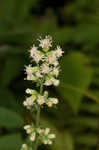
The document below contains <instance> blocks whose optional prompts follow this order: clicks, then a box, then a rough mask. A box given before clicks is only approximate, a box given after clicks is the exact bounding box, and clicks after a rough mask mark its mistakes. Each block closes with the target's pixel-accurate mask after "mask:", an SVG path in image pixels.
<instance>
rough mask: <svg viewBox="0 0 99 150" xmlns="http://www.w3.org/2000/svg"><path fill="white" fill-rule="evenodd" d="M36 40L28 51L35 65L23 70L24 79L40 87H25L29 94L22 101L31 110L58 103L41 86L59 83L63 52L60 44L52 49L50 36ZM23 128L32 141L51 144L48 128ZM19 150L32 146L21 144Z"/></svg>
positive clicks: (29, 149)
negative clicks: (25, 75) (24, 73)
mask: <svg viewBox="0 0 99 150" xmlns="http://www.w3.org/2000/svg"><path fill="white" fill-rule="evenodd" d="M38 41H39V47H37V46H35V45H33V47H32V48H31V49H30V51H29V52H30V57H31V58H32V61H34V62H35V65H33V64H30V65H28V66H26V67H25V72H26V74H27V77H26V79H27V80H30V81H33V82H35V83H36V84H37V86H38V87H40V92H38V91H36V90H33V89H29V88H28V89H26V93H27V94H28V95H29V96H28V97H27V98H26V99H25V101H24V102H23V105H24V106H25V107H26V108H27V109H29V110H33V109H34V108H35V109H36V111H37V112H38V110H39V109H40V108H41V106H43V105H47V106H48V107H52V106H53V105H55V104H57V103H58V99H57V98H53V97H49V95H48V92H47V91H43V86H51V85H54V86H58V85H59V83H60V82H59V79H58V75H59V72H60V66H59V58H60V57H61V56H62V54H63V51H62V49H61V47H60V46H57V47H56V48H55V49H54V50H53V49H52V37H50V36H45V38H44V39H41V38H40V39H38ZM50 49H52V50H50ZM37 124H38V123H37ZM24 129H25V130H26V133H27V134H28V136H29V140H30V141H31V142H34V143H35V141H36V140H38V141H39V142H38V143H40V144H42V143H43V144H52V140H53V139H54V138H55V135H54V134H50V129H49V128H45V129H43V128H40V127H39V125H38V126H37V125H26V126H24ZM21 150H32V148H31V147H29V146H28V145H27V144H23V145H22V148H21ZM35 150H37V148H35Z"/></svg>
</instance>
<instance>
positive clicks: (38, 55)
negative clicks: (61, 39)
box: [30, 45, 43, 63]
mask: <svg viewBox="0 0 99 150" xmlns="http://www.w3.org/2000/svg"><path fill="white" fill-rule="evenodd" d="M30 56H31V57H32V58H33V59H34V61H35V62H36V63H39V61H40V60H42V57H43V54H42V53H41V52H40V51H38V50H37V47H35V46H34V45H33V47H32V49H31V50H30Z"/></svg>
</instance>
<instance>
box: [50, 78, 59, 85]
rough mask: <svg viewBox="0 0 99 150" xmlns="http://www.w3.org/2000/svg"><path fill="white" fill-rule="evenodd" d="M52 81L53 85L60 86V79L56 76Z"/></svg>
mask: <svg viewBox="0 0 99 150" xmlns="http://www.w3.org/2000/svg"><path fill="white" fill-rule="evenodd" d="M52 82H53V85H55V86H58V85H59V83H60V82H59V80H57V79H55V78H52Z"/></svg>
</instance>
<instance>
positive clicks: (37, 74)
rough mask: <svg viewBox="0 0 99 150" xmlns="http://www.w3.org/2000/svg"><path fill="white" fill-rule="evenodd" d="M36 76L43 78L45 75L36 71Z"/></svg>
mask: <svg viewBox="0 0 99 150" xmlns="http://www.w3.org/2000/svg"><path fill="white" fill-rule="evenodd" d="M35 76H36V77H39V78H42V77H43V76H42V75H41V73H40V72H36V73H35Z"/></svg>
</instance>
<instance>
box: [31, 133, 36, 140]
mask: <svg viewBox="0 0 99 150" xmlns="http://www.w3.org/2000/svg"><path fill="white" fill-rule="evenodd" d="M35 138H36V134H35V132H34V133H32V134H31V136H30V140H31V141H35Z"/></svg>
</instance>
